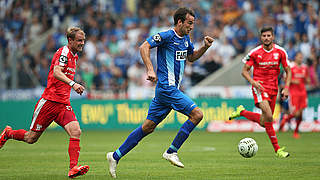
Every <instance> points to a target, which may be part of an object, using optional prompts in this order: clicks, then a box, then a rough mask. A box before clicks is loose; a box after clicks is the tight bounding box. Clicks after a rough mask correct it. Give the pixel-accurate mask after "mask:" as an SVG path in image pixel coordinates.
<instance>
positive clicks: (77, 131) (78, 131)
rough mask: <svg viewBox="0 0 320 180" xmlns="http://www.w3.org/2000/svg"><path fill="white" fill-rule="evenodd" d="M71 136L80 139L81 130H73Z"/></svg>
mask: <svg viewBox="0 0 320 180" xmlns="http://www.w3.org/2000/svg"><path fill="white" fill-rule="evenodd" d="M70 136H71V137H73V138H80V136H81V129H80V128H79V129H78V128H77V129H72V130H71V131H70Z"/></svg>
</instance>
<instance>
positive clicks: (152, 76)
mask: <svg viewBox="0 0 320 180" xmlns="http://www.w3.org/2000/svg"><path fill="white" fill-rule="evenodd" d="M147 80H149V81H151V82H157V80H158V78H157V75H156V73H155V72H154V71H153V70H152V71H147Z"/></svg>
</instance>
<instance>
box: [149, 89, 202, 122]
mask: <svg viewBox="0 0 320 180" xmlns="http://www.w3.org/2000/svg"><path fill="white" fill-rule="evenodd" d="M196 107H197V105H196V104H195V103H194V102H193V101H192V100H191V99H190V98H189V97H188V96H186V95H185V94H183V93H182V92H181V91H180V90H178V89H177V88H175V87H170V88H166V89H164V88H159V87H158V86H157V88H156V93H155V97H154V98H153V99H152V101H151V104H150V107H149V111H148V116H147V119H149V120H151V121H153V122H155V123H156V124H159V123H160V122H161V121H162V120H163V119H165V118H166V117H167V115H168V114H169V113H170V111H171V110H172V109H174V110H176V111H178V112H180V113H183V114H184V115H187V116H189V114H190V113H191V111H192V110H193V109H194V108H196Z"/></svg>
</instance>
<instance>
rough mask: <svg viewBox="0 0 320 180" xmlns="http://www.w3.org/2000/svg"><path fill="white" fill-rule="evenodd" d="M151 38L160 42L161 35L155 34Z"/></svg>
mask: <svg viewBox="0 0 320 180" xmlns="http://www.w3.org/2000/svg"><path fill="white" fill-rule="evenodd" d="M152 39H153V40H154V41H155V42H160V41H161V36H160V34H156V35H154V36H153V37H152Z"/></svg>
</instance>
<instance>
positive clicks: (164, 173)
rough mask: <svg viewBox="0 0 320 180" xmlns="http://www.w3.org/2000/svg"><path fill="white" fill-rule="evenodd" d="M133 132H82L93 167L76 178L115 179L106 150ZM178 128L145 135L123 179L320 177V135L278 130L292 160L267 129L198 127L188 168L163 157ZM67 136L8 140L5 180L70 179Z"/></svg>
mask: <svg viewBox="0 0 320 180" xmlns="http://www.w3.org/2000/svg"><path fill="white" fill-rule="evenodd" d="M129 133H130V132H129V131H86V130H83V133H82V136H81V142H80V144H81V153H80V158H79V163H80V164H88V165H89V166H90V170H89V172H88V173H87V175H85V176H80V177H78V178H77V179H111V177H110V176H109V174H107V162H106V160H105V152H107V151H114V150H115V149H116V148H117V147H118V146H119V145H121V143H122V142H123V141H124V140H125V139H126V137H127V136H128V135H129ZM175 134H176V131H155V132H154V133H153V134H151V135H149V136H147V137H145V138H144V139H143V140H142V141H141V142H140V143H139V144H138V146H137V147H136V148H134V149H133V150H132V151H131V152H129V153H128V154H127V156H125V157H124V158H123V159H122V160H121V161H120V162H119V165H118V169H117V176H118V179H165V180H166V179H172V180H173V179H183V180H186V179H201V180H202V179H308V180H309V179H319V178H320V133H302V134H301V138H300V139H293V138H292V133H291V132H287V133H278V139H279V143H280V146H283V145H285V146H286V147H287V150H288V151H289V152H290V157H289V158H287V159H279V158H277V157H276V156H275V154H274V152H273V148H272V146H271V143H270V141H269V139H268V137H267V135H266V134H265V133H208V132H204V131H194V132H193V133H192V134H191V135H190V137H189V139H188V140H187V141H186V142H185V144H184V145H183V146H182V147H181V149H180V151H179V157H180V159H181V161H182V162H183V163H184V165H185V168H184V169H181V168H178V167H175V166H172V165H171V164H170V163H169V162H167V161H165V160H163V159H162V153H163V152H164V150H166V149H167V148H168V146H169V145H170V143H171V141H172V139H173V138H174V136H175ZM244 137H252V138H254V139H255V140H256V142H257V143H258V146H259V151H258V153H257V154H256V156H255V157H253V158H249V159H246V158H243V157H242V156H240V154H239V153H238V151H237V144H238V142H239V141H240V139H242V138H244ZM67 149H68V136H67V135H66V133H65V132H63V131H46V132H45V133H44V134H43V136H42V137H41V138H40V139H39V141H38V142H37V143H36V144H33V145H29V144H25V143H23V142H17V141H12V140H9V141H8V142H7V144H6V145H5V146H4V147H3V148H2V149H1V150H0V179H1V180H2V179H3V180H10V179H19V180H20V179H30V180H38V179H39V180H40V179H41V180H44V179H59V180H61V179H62V180H63V179H68V177H67V170H68V165H69V158H68V153H67Z"/></svg>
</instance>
